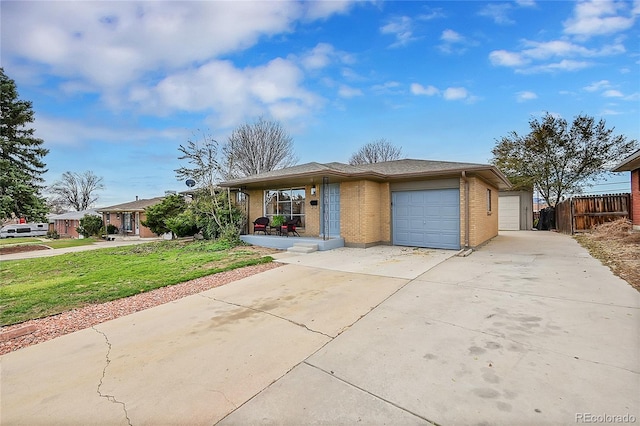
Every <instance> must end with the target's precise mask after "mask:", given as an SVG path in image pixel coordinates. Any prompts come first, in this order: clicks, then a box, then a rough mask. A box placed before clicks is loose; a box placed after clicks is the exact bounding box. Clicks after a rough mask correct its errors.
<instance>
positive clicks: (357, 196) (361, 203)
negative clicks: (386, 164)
mask: <svg viewBox="0 0 640 426" xmlns="http://www.w3.org/2000/svg"><path fill="white" fill-rule="evenodd" d="M467 179H468V181H469V217H470V220H469V234H470V235H469V245H470V246H471V247H475V246H478V245H481V244H482V243H484V242H486V241H488V240H489V239H491V238H493V237H495V236H496V235H498V189H497V188H495V187H493V186H491V185H489V184H488V183H486V182H485V181H483V180H482V179H480V178H478V177H474V176H470V177H468V178H467ZM487 189H491V214H488V212H487V202H486V200H487ZM305 190H306V205H305V222H306V226H305V228H304V229H300V230H299V231H300V234H301V235H305V236H309V237H317V236H319V235H320V227H321V215H320V211H321V207H320V205H321V204H322V200H321V193H320V192H321V186H319V187H318V188H317V193H316V195H315V196H312V195H311V186H310V185H308V186H306V187H305ZM247 192H248V194H249V218H248V221H249V233H250V234H252V233H253V221H254V220H256V219H257V218H258V217H261V216H263V215H264V190H263V189H256V190H251V191H247ZM311 200H318V205H317V206H311V203H310V202H311ZM465 202H466V200H465V186H464V180H463V179H462V178H461V179H460V246H464V244H465V230H466V220H467V218H466V206H465ZM340 235H341V236H342V238H344V240H345V244H346V245H348V246H354V247H369V246H372V245H376V244H391V189H390V185H389V183H386V182H383V183H380V182H373V181H368V180H362V181H352V182H341V183H340Z"/></svg>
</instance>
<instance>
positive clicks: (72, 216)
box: [49, 209, 100, 220]
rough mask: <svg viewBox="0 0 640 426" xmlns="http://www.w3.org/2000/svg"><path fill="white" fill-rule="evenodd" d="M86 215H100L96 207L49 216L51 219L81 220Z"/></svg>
mask: <svg viewBox="0 0 640 426" xmlns="http://www.w3.org/2000/svg"><path fill="white" fill-rule="evenodd" d="M86 215H93V216H100V213H98V212H97V211H96V210H95V209H89V210H82V211H80V212H66V213H61V214H54V215H51V216H49V219H50V220H80V219H82V218H83V217H85V216H86Z"/></svg>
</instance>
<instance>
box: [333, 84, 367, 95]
mask: <svg viewBox="0 0 640 426" xmlns="http://www.w3.org/2000/svg"><path fill="white" fill-rule="evenodd" d="M338 95H339V96H340V97H341V98H354V97H356V96H362V90H360V89H356V88H354V87H349V86H347V85H345V84H343V85H341V86H340V88H339V89H338Z"/></svg>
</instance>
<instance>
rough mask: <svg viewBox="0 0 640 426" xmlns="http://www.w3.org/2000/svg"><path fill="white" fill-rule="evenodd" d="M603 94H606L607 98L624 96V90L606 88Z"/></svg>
mask: <svg viewBox="0 0 640 426" xmlns="http://www.w3.org/2000/svg"><path fill="white" fill-rule="evenodd" d="M602 96H604V97H605V98H623V97H624V95H623V94H622V92H620V91H619V90H613V89H611V90H605V91H604V92H602Z"/></svg>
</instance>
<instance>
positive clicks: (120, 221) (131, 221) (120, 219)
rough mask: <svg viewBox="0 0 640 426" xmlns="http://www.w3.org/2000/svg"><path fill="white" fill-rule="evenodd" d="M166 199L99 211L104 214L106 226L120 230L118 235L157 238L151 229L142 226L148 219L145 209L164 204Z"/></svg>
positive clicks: (126, 204) (117, 206)
mask: <svg viewBox="0 0 640 426" xmlns="http://www.w3.org/2000/svg"><path fill="white" fill-rule="evenodd" d="M163 199H164V197H156V198H150V199H144V200H139V199H138V197H136V200H135V201H131V202H128V203H124V204H118V205H115V206H109V207H102V208H100V209H97V210H98V212H99V213H101V214H102V220H103V222H104V223H105V226H108V225H114V226H115V227H116V228H118V233H119V234H121V235H125V236H139V237H141V238H153V237H157V235H156V234H154V233H153V232H152V231H151V230H150V229H149V228H147V227H146V226H144V225H142V222H143V221H144V220H145V219H146V215H145V213H144V209H146V208H147V207H151V206H154V205H156V204H159V203H161V202H162V200H163Z"/></svg>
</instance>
